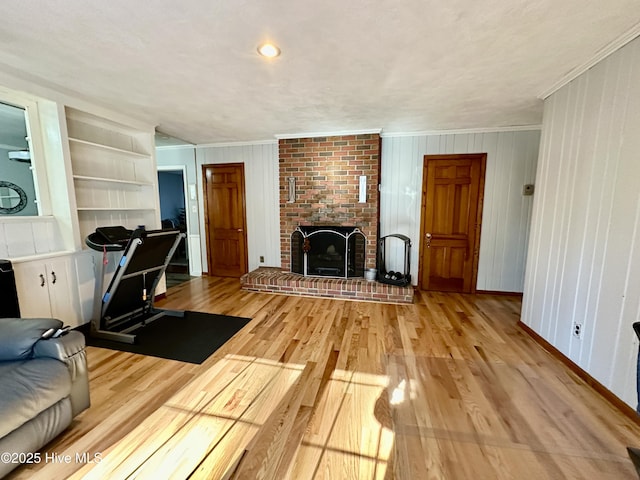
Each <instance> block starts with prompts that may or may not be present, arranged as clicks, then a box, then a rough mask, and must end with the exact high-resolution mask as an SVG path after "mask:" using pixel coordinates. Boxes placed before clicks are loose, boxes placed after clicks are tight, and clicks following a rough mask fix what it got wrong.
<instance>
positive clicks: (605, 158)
mask: <svg viewBox="0 0 640 480" xmlns="http://www.w3.org/2000/svg"><path fill="white" fill-rule="evenodd" d="M639 132H640V39H636V40H634V41H633V42H631V43H630V44H628V45H627V46H625V47H623V48H622V49H620V50H618V51H617V52H616V53H614V54H613V55H611V56H609V57H608V58H606V59H605V60H603V61H602V62H600V63H599V64H597V65H596V66H595V67H593V68H592V69H591V70H589V71H588V72H586V73H584V74H583V75H581V76H580V77H579V78H578V79H576V80H574V81H573V82H571V83H570V84H569V85H567V86H565V87H563V88H562V89H561V90H559V91H558V92H556V93H554V94H553V95H552V96H551V97H549V98H548V99H547V100H546V101H545V108H544V122H543V131H542V142H541V147H540V159H539V163H538V172H537V178H538V186H537V192H536V197H535V201H534V209H533V223H532V231H531V239H530V246H529V260H528V262H527V275H526V281H525V291H524V301H523V314H522V321H523V322H524V323H525V324H527V325H528V326H530V327H531V328H532V329H533V330H535V331H536V332H538V333H539V334H540V335H542V337H544V338H545V339H546V340H547V341H549V342H550V343H551V344H552V345H554V346H555V347H556V348H558V349H559V350H560V351H561V352H562V353H563V354H565V355H567V356H568V357H569V358H570V359H571V360H572V361H574V362H575V363H576V364H578V365H579V366H580V367H581V368H582V369H584V370H585V371H587V372H588V373H589V374H590V375H591V376H593V377H594V378H595V379H596V380H598V381H599V382H600V383H602V384H603V385H605V386H606V387H607V388H608V389H609V390H611V391H612V392H613V393H614V394H616V395H617V396H618V397H620V398H621V399H622V400H624V401H625V402H626V403H628V404H629V405H631V406H633V407H635V405H636V394H635V388H636V377H635V367H636V356H637V354H638V342H637V339H636V337H635V335H634V333H633V330H632V323H633V322H636V321H639V320H640V187H639V182H640V161H639V159H638V152H640V133H639ZM574 323H580V324H582V332H583V333H582V336H581V338H576V337H575V336H573V335H572V329H573V324H574Z"/></svg>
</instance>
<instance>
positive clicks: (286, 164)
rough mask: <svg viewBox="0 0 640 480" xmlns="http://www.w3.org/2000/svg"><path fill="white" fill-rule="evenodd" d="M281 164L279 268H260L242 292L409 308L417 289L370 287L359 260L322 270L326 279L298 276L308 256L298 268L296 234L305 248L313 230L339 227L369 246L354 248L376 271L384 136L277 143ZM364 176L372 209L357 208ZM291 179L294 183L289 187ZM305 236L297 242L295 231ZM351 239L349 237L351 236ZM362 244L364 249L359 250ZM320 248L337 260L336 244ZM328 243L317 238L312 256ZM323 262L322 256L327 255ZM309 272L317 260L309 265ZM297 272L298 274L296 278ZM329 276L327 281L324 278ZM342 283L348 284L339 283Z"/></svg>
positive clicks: (243, 281) (318, 274)
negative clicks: (269, 293) (382, 141)
mask: <svg viewBox="0 0 640 480" xmlns="http://www.w3.org/2000/svg"><path fill="white" fill-rule="evenodd" d="M279 158H280V248H281V268H268V267H261V268H258V269H257V270H254V271H253V272H250V273H248V274H246V275H244V276H243V277H242V279H241V285H242V288H244V289H246V290H252V291H257V292H271V293H283V294H286V295H312V296H319V297H329V298H341V299H357V300H367V301H375V302H392V303H411V302H412V301H413V295H414V292H413V288H412V287H411V286H405V287H398V286H392V285H387V284H382V283H378V282H367V281H366V280H365V279H364V278H362V276H361V274H360V272H361V271H362V266H360V267H354V269H353V272H355V273H353V276H352V275H351V268H350V265H355V264H356V263H358V265H362V264H361V263H360V261H359V260H358V261H357V262H356V261H355V260H353V261H351V260H349V259H345V267H344V268H342V269H339V271H335V272H334V271H332V270H333V269H334V268H336V269H338V266H337V265H339V264H340V261H337V262H336V264H335V265H333V264H331V265H324V266H323V268H324V269H325V271H324V272H323V271H322V270H321V269H319V268H315V270H316V271H315V272H314V273H312V274H311V276H303V275H302V274H300V273H295V272H300V271H302V270H301V263H302V257H301V256H300V255H299V252H298V250H296V253H297V256H296V257H295V258H294V259H293V260H294V261H293V269H292V255H291V246H292V241H291V239H292V235H293V238H294V241H295V245H297V246H296V249H300V248H301V246H305V239H306V238H308V239H311V236H312V235H313V234H314V232H315V231H317V230H320V231H323V232H324V231H325V230H326V228H325V227H333V228H334V229H335V230H336V231H338V233H342V234H344V235H347V234H348V232H353V231H356V232H358V235H360V232H361V234H362V235H364V240H360V238H361V237H362V235H360V236H359V237H357V238H358V241H357V242H355V243H354V245H355V246H354V251H355V255H356V256H357V257H359V256H361V255H362V250H364V267H365V268H375V266H376V253H377V244H378V218H379V215H378V212H379V208H380V206H379V194H378V183H379V175H380V136H379V135H378V134H366V135H341V136H330V137H318V138H297V139H286V140H280V141H279ZM361 176H366V202H364V203H360V202H359V181H360V177H361ZM290 179H293V180H290ZM292 184H295V195H294V196H295V200H294V201H293V202H291V201H290V200H291V199H290V194H291V190H290V187H291V185H292ZM320 227H323V228H320ZM296 230H298V232H300V234H296V235H294V232H296ZM349 238H351V237H349ZM359 242H361V243H359ZM330 243H331V244H330V245H328V247H327V246H321V248H322V249H324V250H325V251H323V252H320V253H321V254H325V253H326V254H327V255H328V256H329V257H331V252H332V250H331V249H333V247H337V243H335V242H330ZM318 244H320V245H323V243H322V241H318V240H316V239H315V238H314V239H313V240H311V245H310V246H309V245H306V247H305V251H306V249H307V247H309V248H310V249H311V250H309V252H310V253H313V249H314V248H317V246H318ZM322 256H324V255H322ZM304 262H305V265H307V267H308V266H309V265H310V264H311V262H312V261H311V260H310V259H309V258H308V257H307V259H306V260H304ZM292 270H293V272H294V273H291V272H292ZM325 274H326V275H328V276H322V275H325ZM336 277H342V278H336Z"/></svg>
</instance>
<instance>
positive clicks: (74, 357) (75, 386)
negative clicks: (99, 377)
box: [33, 331, 91, 416]
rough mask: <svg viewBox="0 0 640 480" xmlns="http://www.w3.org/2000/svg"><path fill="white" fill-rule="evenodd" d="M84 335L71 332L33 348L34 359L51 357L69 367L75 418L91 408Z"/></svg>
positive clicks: (49, 339)
mask: <svg viewBox="0 0 640 480" xmlns="http://www.w3.org/2000/svg"><path fill="white" fill-rule="evenodd" d="M84 347H85V341H84V335H82V334H81V333H80V332H75V331H71V332H69V333H67V334H66V335H63V336H61V337H58V338H47V339H41V340H39V341H38V342H37V343H36V344H35V345H34V347H33V356H34V357H50V358H55V359H56V360H60V361H61V362H64V363H65V364H66V365H67V368H68V369H69V374H70V375H71V409H72V411H73V416H76V415H77V414H78V413H80V412H82V411H83V410H85V409H87V408H89V405H90V404H91V402H90V399H89V373H88V369H87V353H86V351H85V348H84Z"/></svg>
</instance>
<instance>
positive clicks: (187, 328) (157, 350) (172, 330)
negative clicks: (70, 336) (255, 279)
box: [78, 311, 251, 364]
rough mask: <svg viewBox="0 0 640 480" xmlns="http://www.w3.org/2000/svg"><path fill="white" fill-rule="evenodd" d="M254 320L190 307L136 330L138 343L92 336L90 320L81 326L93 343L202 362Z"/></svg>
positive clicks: (172, 358) (181, 360) (173, 358)
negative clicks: (185, 310)
mask: <svg viewBox="0 0 640 480" xmlns="http://www.w3.org/2000/svg"><path fill="white" fill-rule="evenodd" d="M250 321H251V319H250V318H242V317H231V316H228V315H217V314H213V313H202V312H189V311H187V312H184V317H172V316H170V315H165V316H163V317H160V318H159V319H157V320H155V321H153V322H151V323H149V324H148V325H145V326H144V327H140V328H138V329H137V330H136V331H135V332H132V333H134V334H136V336H137V337H136V343H135V344H129V343H122V342H114V341H113V340H105V339H102V338H94V337H91V336H90V335H89V334H88V328H87V327H88V326H89V325H88V324H87V325H86V327H85V328H79V329H78V330H80V331H82V333H84V335H85V338H86V342H87V345H89V346H92V347H101V348H109V349H111V350H120V351H122V352H131V353H140V354H142V355H149V356H152V357H160V358H168V359H169V360H178V361H180V362H188V363H198V364H199V363H202V362H204V361H205V360H206V359H207V358H209V356H210V355H211V354H212V353H213V352H215V351H216V350H217V349H218V348H220V347H221V346H222V345H223V344H224V343H225V342H226V341H227V340H229V339H230V338H231V337H233V336H234V335H235V334H236V333H237V332H238V331H239V330H240V329H241V328H242V327H244V326H245V325H246V324H247V323H249V322H250Z"/></svg>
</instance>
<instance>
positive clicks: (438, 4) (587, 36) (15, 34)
mask: <svg viewBox="0 0 640 480" xmlns="http://www.w3.org/2000/svg"><path fill="white" fill-rule="evenodd" d="M2 7H3V8H2V9H3V15H2V16H3V18H2V28H0V70H1V69H3V68H6V69H10V70H11V71H12V72H14V73H15V72H16V71H17V72H22V74H24V75H25V78H26V77H27V76H28V77H29V78H31V79H33V78H35V79H37V82H38V83H42V84H43V85H45V86H49V87H53V88H56V89H59V90H63V91H65V92H67V93H68V92H71V93H73V94H74V95H76V96H78V97H80V98H83V99H90V100H91V101H93V102H94V103H96V104H98V105H102V106H107V107H109V108H111V109H113V110H117V111H119V112H123V113H126V114H133V115H135V116H136V117H137V118H141V119H144V120H147V121H151V122H153V123H155V124H157V125H158V129H159V130H161V131H163V132H165V133H167V134H170V135H173V136H175V137H178V138H182V139H184V140H187V141H190V142H193V143H214V142H229V141H252V140H263V139H273V138H274V135H277V134H292V133H302V132H305V133H308V132H339V131H355V130H368V129H378V128H381V129H383V131H384V132H386V133H393V132H414V131H415V132H417V131H427V130H429V131H430V130H448V129H462V128H487V127H501V126H518V125H533V124H539V123H540V122H541V121H542V118H541V117H542V101H541V100H540V99H539V95H540V94H541V93H542V92H545V91H547V90H548V89H549V88H551V87H552V86H553V85H554V84H556V83H557V82H558V81H559V80H560V79H562V78H563V77H564V76H565V75H567V74H568V73H569V72H571V71H572V70H573V69H575V68H577V67H579V66H581V65H584V64H585V62H588V61H590V60H591V59H592V58H593V57H594V55H596V54H597V52H599V51H600V50H601V49H603V48H605V47H606V46H607V45H609V44H611V42H615V41H616V39H619V38H620V37H621V36H623V35H625V34H627V35H629V32H633V31H635V29H636V27H637V25H638V24H639V23H640V1H638V0H607V1H606V2H604V1H596V0H590V1H587V0H480V1H479V0H447V1H442V0H396V1H393V0H387V1H380V0H366V1H365V0H319V1H318V0H315V1H309V0H269V1H266V0H263V1H259V0H253V1H247V0H233V1H232V0H227V1H219V0H184V1H176V0H144V1H132V0H109V1H104V0H101V1H96V0H90V1H88V0H65V1H64V2H52V1H50V0H32V1H28V2H26V1H24V0H3V2H2ZM264 40H273V41H274V42H275V43H276V44H278V45H279V46H280V48H281V49H282V55H281V56H280V57H279V58H277V59H273V60H266V59H264V58H261V57H259V56H258V55H257V53H256V46H257V45H258V44H259V43H260V42H262V41H264ZM19 75H20V73H19Z"/></svg>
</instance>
